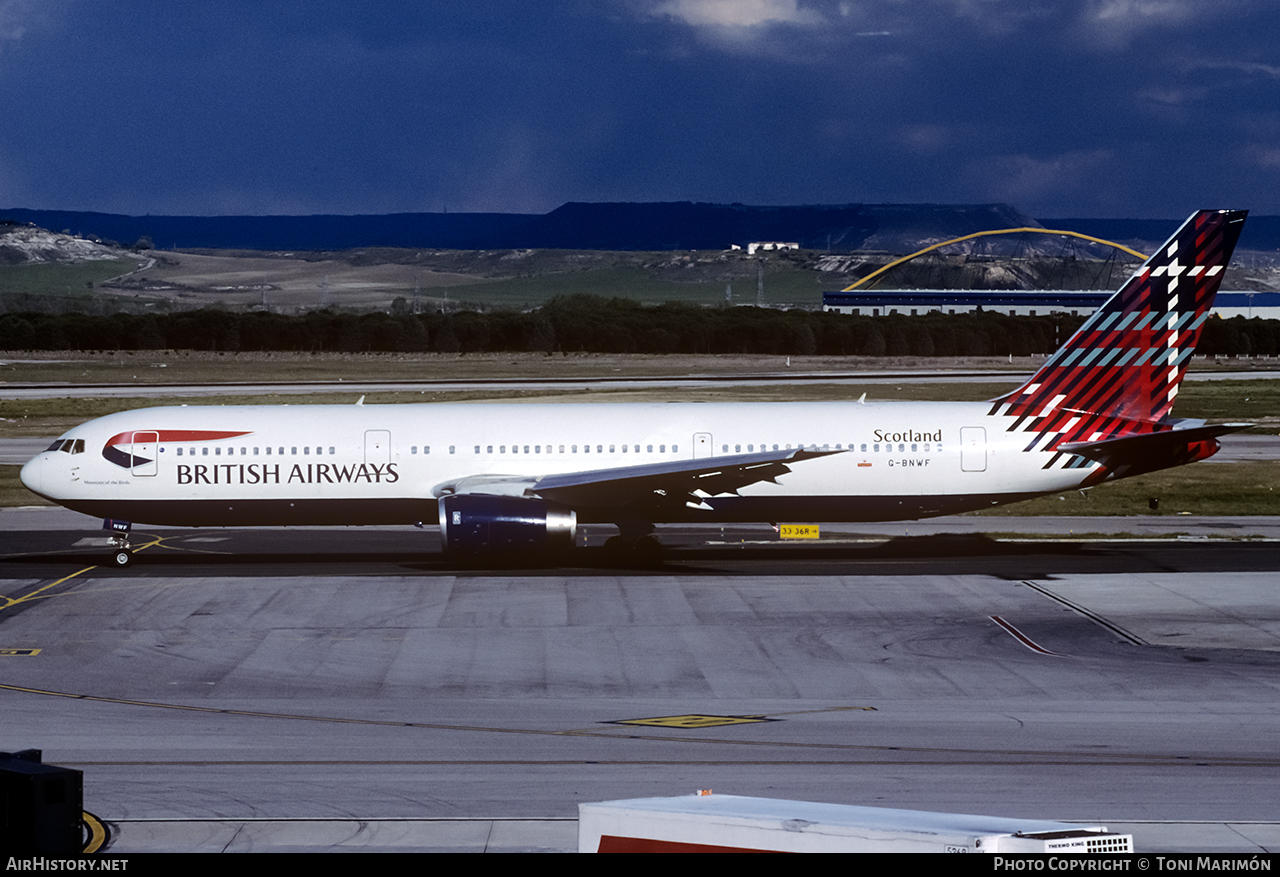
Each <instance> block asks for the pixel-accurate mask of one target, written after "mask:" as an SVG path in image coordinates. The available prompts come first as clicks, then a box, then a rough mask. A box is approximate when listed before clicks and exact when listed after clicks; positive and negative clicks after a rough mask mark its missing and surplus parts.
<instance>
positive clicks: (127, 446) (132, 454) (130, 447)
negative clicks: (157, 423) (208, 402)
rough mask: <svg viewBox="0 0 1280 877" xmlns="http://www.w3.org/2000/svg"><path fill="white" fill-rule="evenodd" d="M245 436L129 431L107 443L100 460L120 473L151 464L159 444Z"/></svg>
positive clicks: (201, 431) (213, 431)
mask: <svg viewBox="0 0 1280 877" xmlns="http://www.w3.org/2000/svg"><path fill="white" fill-rule="evenodd" d="M249 434H250V433H249V432H227V431H222V430H216V429H131V430H129V431H128V432H122V433H118V434H116V435H113V436H112V437H111V438H109V439H107V443H106V444H105V445H103V446H102V456H103V458H104V459H106V460H107V462H109V463H114V464H115V465H117V466H119V467H120V468H122V469H133V468H136V467H138V466H145V465H147V464H148V463H151V462H154V460H155V458H156V455H157V454H158V453H160V445H162V444H167V443H170V442H172V443H175V444H176V443H178V442H208V441H215V440H217V439H228V438H237V437H239V436H242V435H249Z"/></svg>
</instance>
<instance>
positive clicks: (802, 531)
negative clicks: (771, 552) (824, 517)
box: [778, 524, 818, 539]
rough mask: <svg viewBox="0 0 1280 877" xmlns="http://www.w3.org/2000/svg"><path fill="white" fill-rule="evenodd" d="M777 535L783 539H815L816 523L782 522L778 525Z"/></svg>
mask: <svg viewBox="0 0 1280 877" xmlns="http://www.w3.org/2000/svg"><path fill="white" fill-rule="evenodd" d="M778 535H779V536H781V537H782V538H783V539H817V538H818V525H817V524H782V525H780V526H779V527H778Z"/></svg>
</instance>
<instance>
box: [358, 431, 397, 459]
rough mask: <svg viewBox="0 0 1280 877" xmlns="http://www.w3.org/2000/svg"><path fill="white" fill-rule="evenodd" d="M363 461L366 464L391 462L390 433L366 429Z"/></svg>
mask: <svg viewBox="0 0 1280 877" xmlns="http://www.w3.org/2000/svg"><path fill="white" fill-rule="evenodd" d="M364 461H365V462H366V463H390V462H391V431H390V430H386V429H366V430H365V431H364Z"/></svg>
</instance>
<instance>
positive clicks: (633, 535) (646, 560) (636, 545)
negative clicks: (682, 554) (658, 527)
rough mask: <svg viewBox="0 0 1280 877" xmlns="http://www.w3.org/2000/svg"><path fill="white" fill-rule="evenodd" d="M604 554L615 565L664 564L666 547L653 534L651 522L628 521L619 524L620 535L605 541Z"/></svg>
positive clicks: (641, 565) (643, 565)
mask: <svg viewBox="0 0 1280 877" xmlns="http://www.w3.org/2000/svg"><path fill="white" fill-rule="evenodd" d="M604 554H605V557H606V558H607V559H608V561H609V563H610V564H613V565H615V566H640V567H648V566H662V561H663V560H664V558H665V555H666V549H664V548H663V547H662V543H661V542H659V541H658V540H657V538H655V537H654V535H653V525H652V524H649V523H634V522H627V523H623V524H619V525H618V535H617V536H610V537H609V538H608V539H606V540H605V543H604Z"/></svg>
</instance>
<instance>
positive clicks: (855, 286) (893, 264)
mask: <svg viewBox="0 0 1280 877" xmlns="http://www.w3.org/2000/svg"><path fill="white" fill-rule="evenodd" d="M1027 233H1031V234H1058V235H1066V236H1067V237H1073V238H1079V239H1080V240H1082V241H1091V242H1092V243H1095V244H1104V245H1106V246H1108V247H1114V248H1115V249H1117V250H1123V251H1124V252H1126V253H1128V254H1129V255H1131V256H1137V257H1138V258H1139V259H1141V260H1142V261H1144V262H1145V261H1146V260H1147V256H1146V254H1145V253H1139V252H1138V251H1137V250H1131V249H1129V248H1128V247H1126V246H1125V245H1124V244H1117V243H1116V242H1115V241H1107V240H1103V239H1102V238H1096V237H1094V236H1093V235H1088V234H1081V233H1080V232H1078V231H1059V230H1057V229H1052V228H1001V229H995V230H993V231H975V232H974V233H973V234H967V235H963V236H962V237H958V238H952V239H951V240H949V241H943V242H942V243H940V244H933V245H931V246H928V247H925V248H924V249H923V250H917V251H916V252H914V253H912V254H911V255H910V256H903V257H902V258H901V259H894V260H893V261H892V262H890V263H889V264H888V265H885V266H884V267H883V268H877V269H876V270H875V271H872V272H871V273H870V274H868V275H867V276H866V277H864V278H862V279H861V280H859V281H858V282H856V283H852V284H850V285H849V286H846V287H845V288H844V289H842V290H840V291H841V292H853V291H854V290H856V289H862V288H865V285H866V284H867V283H869V282H871V281H872V280H874V279H875V278H877V277H879V276H880V275H881V274H883V273H885V272H886V271H888V270H889V269H891V268H896V267H898V266H899V265H901V264H902V263H904V262H910V261H911V260H912V259H914V258H916V257H917V256H923V255H924V254H925V253H931V252H933V251H934V250H936V249H939V248H941V247H946V246H950V245H951V244H959V243H963V242H964V241H971V240H973V239H974V238H985V237H990V236H992V235H997V234H1027Z"/></svg>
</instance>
